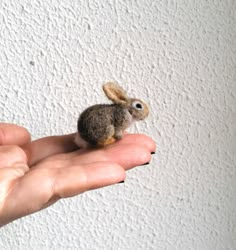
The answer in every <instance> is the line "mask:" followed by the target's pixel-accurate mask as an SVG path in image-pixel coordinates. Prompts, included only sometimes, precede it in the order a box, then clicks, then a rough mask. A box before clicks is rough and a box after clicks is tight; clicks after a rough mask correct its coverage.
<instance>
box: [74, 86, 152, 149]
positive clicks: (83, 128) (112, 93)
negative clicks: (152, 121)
mask: <svg viewBox="0 0 236 250" xmlns="http://www.w3.org/2000/svg"><path fill="white" fill-rule="evenodd" d="M103 91H104V93H105V94H106V96H107V97H108V98H109V99H110V100H111V101H112V102H113V104H97V105H94V106H91V107H89V108H87V109H86V110H84V111H83V112H82V113H81V115H80V117H79V119H78V123H77V128H78V133H77V134H76V137H75V143H76V144H77V145H78V147H80V148H87V147H89V146H92V147H93V146H95V147H96V146H98V147H99V146H100V147H103V146H106V145H109V144H111V143H114V142H115V141H116V140H119V139H121V138H122V136H123V132H124V131H125V129H127V128H128V127H129V126H130V125H131V124H132V123H133V122H134V121H139V120H143V119H145V118H146V117H147V116H148V114H149V109H148V106H147V104H145V103H144V102H143V101H141V100H139V99H136V98H130V97H128V96H127V95H126V92H125V91H124V90H123V89H122V88H121V87H120V86H119V85H118V84H117V83H113V82H108V83H106V84H104V85H103Z"/></svg>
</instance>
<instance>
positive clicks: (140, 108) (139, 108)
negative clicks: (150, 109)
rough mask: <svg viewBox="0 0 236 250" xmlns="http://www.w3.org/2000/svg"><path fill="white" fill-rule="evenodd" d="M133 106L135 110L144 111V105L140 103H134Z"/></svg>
mask: <svg viewBox="0 0 236 250" xmlns="http://www.w3.org/2000/svg"><path fill="white" fill-rule="evenodd" d="M132 106H133V107H134V108H135V109H138V110H142V109H143V105H142V103H140V102H138V101H135V102H133V103H132Z"/></svg>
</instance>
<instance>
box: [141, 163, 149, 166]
mask: <svg viewBox="0 0 236 250" xmlns="http://www.w3.org/2000/svg"><path fill="white" fill-rule="evenodd" d="M149 163H150V162H146V163H144V164H142V165H141V166H145V165H148V164H149Z"/></svg>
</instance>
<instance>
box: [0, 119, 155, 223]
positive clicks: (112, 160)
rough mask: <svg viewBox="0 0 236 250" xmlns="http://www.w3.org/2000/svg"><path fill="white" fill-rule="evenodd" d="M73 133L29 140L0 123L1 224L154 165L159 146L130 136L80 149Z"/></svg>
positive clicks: (142, 137)
mask: <svg viewBox="0 0 236 250" xmlns="http://www.w3.org/2000/svg"><path fill="white" fill-rule="evenodd" d="M73 139H74V135H73V134H71V135H65V136H50V137H46V138H42V139H39V140H36V141H33V142H31V139H30V134H29V132H28V131H27V130H26V129H24V128H22V127H19V126H16V125H13V124H1V123H0V226H3V225H5V224H7V223H9V222H11V221H13V220H15V219H17V218H20V217H22V216H26V215H28V214H31V213H34V212H37V211H39V210H41V209H44V208H46V207H48V206H50V205H52V204H53V203H55V202H56V201H58V200H59V199H61V198H66V197H71V196H75V195H78V194H81V193H83V192H85V191H88V190H92V189H96V188H100V187H105V186H108V185H111V184H116V183H119V182H120V181H123V180H124V179H125V171H126V170H128V169H131V168H133V167H135V166H139V165H142V164H145V163H147V162H149V161H150V158H151V154H150V153H151V152H154V151H155V143H154V142H153V140H152V139H151V138H149V137H147V136H145V135H138V134H136V135H134V134H132V135H131V134H127V135H125V136H124V138H123V139H122V140H120V141H118V142H116V143H115V144H112V145H109V146H107V147H105V148H101V149H86V150H85V149H81V150H77V148H76V145H75V144H74V143H73Z"/></svg>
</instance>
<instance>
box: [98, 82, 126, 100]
mask: <svg viewBox="0 0 236 250" xmlns="http://www.w3.org/2000/svg"><path fill="white" fill-rule="evenodd" d="M102 88H103V91H104V93H105V94H106V96H107V97H108V98H109V99H110V100H111V101H113V102H114V103H116V104H123V105H124V104H127V101H128V97H127V95H126V93H125V91H124V90H123V89H122V88H121V87H120V86H119V85H118V84H117V83H113V82H108V83H105V84H104V85H103V87H102Z"/></svg>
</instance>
